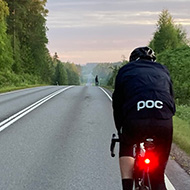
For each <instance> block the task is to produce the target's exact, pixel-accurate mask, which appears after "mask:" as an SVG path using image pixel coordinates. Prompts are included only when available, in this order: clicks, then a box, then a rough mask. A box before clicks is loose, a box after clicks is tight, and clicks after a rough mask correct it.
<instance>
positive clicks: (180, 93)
mask: <svg viewBox="0 0 190 190" xmlns="http://www.w3.org/2000/svg"><path fill="white" fill-rule="evenodd" d="M147 45H148V46H150V47H151V48H152V49H153V50H154V51H155V53H156V57H157V62H160V63H162V64H163V65H165V66H166V67H167V68H168V69H169V71H170V75H171V78H172V81H173V86H174V93H175V100H176V102H177V104H182V105H190V96H189V95H190V46H189V40H188V38H187V33H186V31H185V30H184V29H183V27H182V26H181V25H176V24H175V22H174V19H173V18H172V16H171V14H170V13H169V11H168V10H163V11H162V12H161V13H160V15H159V20H158V22H157V24H156V31H155V32H154V34H153V38H152V39H151V40H150V42H149V44H147ZM127 63H128V61H127V60H123V62H122V64H121V65H120V66H114V67H113V68H112V74H110V77H109V79H108V80H107V85H108V86H112V88H114V81H115V77H116V75H117V72H118V70H119V68H120V67H121V66H122V65H124V64H127Z"/></svg>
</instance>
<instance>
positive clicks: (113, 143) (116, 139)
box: [110, 134, 119, 157]
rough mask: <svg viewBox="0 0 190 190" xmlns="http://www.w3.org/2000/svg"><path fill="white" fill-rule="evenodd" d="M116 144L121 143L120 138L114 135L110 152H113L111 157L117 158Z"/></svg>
mask: <svg viewBox="0 0 190 190" xmlns="http://www.w3.org/2000/svg"><path fill="white" fill-rule="evenodd" d="M116 142H119V138H116V135H115V134H113V135H112V139H111V145H110V151H111V156H112V157H115V153H114V148H115V143H116Z"/></svg>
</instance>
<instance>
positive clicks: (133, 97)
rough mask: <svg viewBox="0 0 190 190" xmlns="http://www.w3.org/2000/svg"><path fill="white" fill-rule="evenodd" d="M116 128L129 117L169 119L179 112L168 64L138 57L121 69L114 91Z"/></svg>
mask: <svg viewBox="0 0 190 190" xmlns="http://www.w3.org/2000/svg"><path fill="white" fill-rule="evenodd" d="M113 110H114V120H115V124H116V128H117V129H118V130H120V128H121V126H122V125H123V122H124V121H126V120H127V119H142V118H158V119H169V118H171V117H172V116H173V115H174V114H175V103H174V99H173V90H172V82H171V79H170V75H169V72H168V70H167V68H166V67H165V66H164V65H161V64H160V63H157V62H152V61H148V60H142V59H141V60H138V61H134V62H130V63H128V64H126V65H124V66H123V67H122V68H121V69H120V70H119V72H118V75H117V77H116V81H115V91H114V93H113Z"/></svg>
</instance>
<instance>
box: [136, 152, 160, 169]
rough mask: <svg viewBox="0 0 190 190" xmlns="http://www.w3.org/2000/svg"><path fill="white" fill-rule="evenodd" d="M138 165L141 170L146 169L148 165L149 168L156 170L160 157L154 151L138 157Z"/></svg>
mask: <svg viewBox="0 0 190 190" xmlns="http://www.w3.org/2000/svg"><path fill="white" fill-rule="evenodd" d="M137 166H138V168H139V169H140V170H144V169H146V168H147V167H148V168H149V170H154V169H155V168H157V167H158V158H157V157H156V156H155V155H154V154H153V153H148V154H146V155H145V156H143V157H139V158H138V162H137Z"/></svg>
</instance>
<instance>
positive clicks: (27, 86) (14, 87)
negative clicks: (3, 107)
mask: <svg viewBox="0 0 190 190" xmlns="http://www.w3.org/2000/svg"><path fill="white" fill-rule="evenodd" d="M38 86H47V85H46V84H43V85H42V84H35V85H23V86H7V87H0V93H4V92H11V91H13V90H21V89H25V88H33V87H38Z"/></svg>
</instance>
